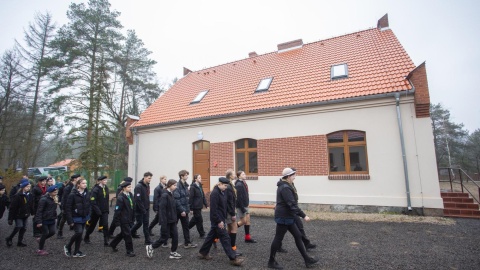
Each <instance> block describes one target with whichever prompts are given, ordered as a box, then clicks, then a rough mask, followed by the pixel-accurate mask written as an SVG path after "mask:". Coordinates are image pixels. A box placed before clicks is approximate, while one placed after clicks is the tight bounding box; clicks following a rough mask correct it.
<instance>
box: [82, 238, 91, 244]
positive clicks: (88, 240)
mask: <svg viewBox="0 0 480 270" xmlns="http://www.w3.org/2000/svg"><path fill="white" fill-rule="evenodd" d="M83 242H85V244H91V243H92V242H90V238H89V237H85V238H84V239H83Z"/></svg>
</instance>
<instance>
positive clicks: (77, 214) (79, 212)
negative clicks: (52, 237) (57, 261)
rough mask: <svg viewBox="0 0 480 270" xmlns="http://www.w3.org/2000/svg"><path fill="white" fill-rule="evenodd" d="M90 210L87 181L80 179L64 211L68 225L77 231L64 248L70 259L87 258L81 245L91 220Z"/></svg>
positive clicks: (69, 196)
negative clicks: (71, 257)
mask: <svg viewBox="0 0 480 270" xmlns="http://www.w3.org/2000/svg"><path fill="white" fill-rule="evenodd" d="M90 208H91V207H90V199H89V195H88V190H87V181H86V180H85V179H80V180H78V181H77V183H76V184H75V188H74V189H73V190H72V192H71V193H70V195H68V198H67V203H66V205H65V209H64V210H65V213H66V216H67V223H68V225H69V226H70V227H73V230H74V231H75V234H74V235H73V236H72V237H71V238H70V241H69V242H68V244H67V245H65V246H64V247H63V250H64V252H65V255H66V256H68V257H70V256H73V257H74V258H81V257H85V254H84V253H83V252H81V251H80V244H81V243H82V235H83V231H84V230H85V223H87V220H90V210H91V209H90ZM73 244H75V250H74V252H73V253H72V245H73ZM72 254H73V255H72Z"/></svg>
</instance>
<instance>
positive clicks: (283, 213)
mask: <svg viewBox="0 0 480 270" xmlns="http://www.w3.org/2000/svg"><path fill="white" fill-rule="evenodd" d="M295 173H296V171H294V170H292V169H291V168H285V169H284V170H283V172H282V178H281V179H280V181H278V183H277V199H276V203H277V204H276V205H275V223H277V227H276V230H275V237H274V239H273V242H272V245H271V248H270V257H269V260H268V268H274V269H283V267H282V266H281V265H280V264H279V263H278V262H277V261H276V260H275V255H276V253H277V251H278V250H279V249H280V248H281V246H282V241H283V238H284V236H285V234H286V233H287V231H289V232H290V233H291V234H292V236H293V238H294V239H295V244H296V246H297V248H298V250H299V251H300V253H301V254H302V257H303V259H304V260H305V266H306V267H312V266H314V265H315V264H316V263H318V261H319V260H318V259H316V258H313V257H310V256H308V254H307V251H306V250H305V245H304V244H303V242H302V233H301V232H300V230H299V229H298V227H297V225H296V223H295V215H297V216H300V217H302V218H303V219H304V220H305V221H310V218H309V217H308V216H307V215H306V214H305V213H304V212H303V211H302V210H301V209H300V208H299V207H298V203H297V201H298V194H297V189H296V188H295V186H293V185H292V184H293V181H294V180H295V176H296V175H295Z"/></svg>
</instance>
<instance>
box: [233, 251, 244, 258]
mask: <svg viewBox="0 0 480 270" xmlns="http://www.w3.org/2000/svg"><path fill="white" fill-rule="evenodd" d="M242 255H243V253H241V252H239V251H235V256H237V257H238V256H242Z"/></svg>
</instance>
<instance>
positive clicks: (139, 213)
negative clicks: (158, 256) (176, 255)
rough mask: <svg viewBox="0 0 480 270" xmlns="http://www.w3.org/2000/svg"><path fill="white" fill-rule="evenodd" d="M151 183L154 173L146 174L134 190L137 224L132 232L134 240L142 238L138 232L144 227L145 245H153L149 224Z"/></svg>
mask: <svg viewBox="0 0 480 270" xmlns="http://www.w3.org/2000/svg"><path fill="white" fill-rule="evenodd" d="M150 181H152V173H151V172H146V173H144V174H143V179H142V180H140V182H138V184H137V185H136V186H135V190H134V197H135V199H134V201H135V219H136V223H135V225H133V227H132V230H131V232H132V237H133V238H140V236H139V235H138V234H137V230H138V229H139V228H140V227H142V225H143V235H144V236H145V245H150V244H151V243H152V241H150V234H148V222H149V220H150V211H149V209H150Z"/></svg>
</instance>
